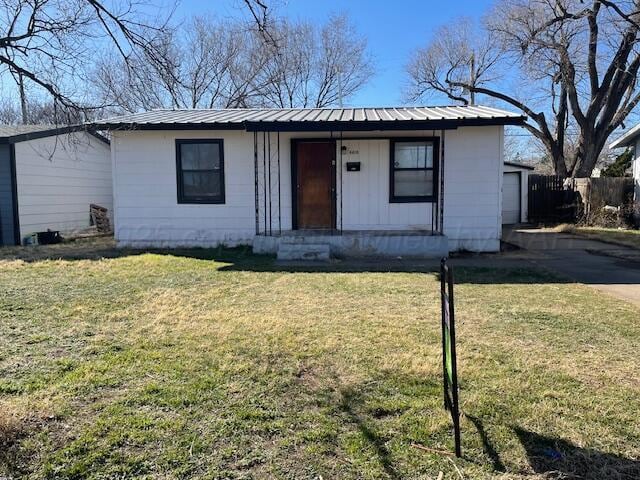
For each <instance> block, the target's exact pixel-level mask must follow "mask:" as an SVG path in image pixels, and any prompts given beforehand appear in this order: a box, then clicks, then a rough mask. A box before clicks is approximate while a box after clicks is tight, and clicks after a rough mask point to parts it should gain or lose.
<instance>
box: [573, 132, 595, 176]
mask: <svg viewBox="0 0 640 480" xmlns="http://www.w3.org/2000/svg"><path fill="white" fill-rule="evenodd" d="M601 151H602V146H599V145H597V144H596V141H595V139H594V135H592V134H589V133H587V134H584V133H583V134H582V135H581V136H580V139H579V143H578V149H577V151H576V161H575V164H574V165H573V168H572V169H571V171H570V172H569V174H570V176H571V177H572V178H585V177H590V176H591V173H592V172H593V169H594V168H595V166H596V163H597V162H598V156H599V155H600V152H601Z"/></svg>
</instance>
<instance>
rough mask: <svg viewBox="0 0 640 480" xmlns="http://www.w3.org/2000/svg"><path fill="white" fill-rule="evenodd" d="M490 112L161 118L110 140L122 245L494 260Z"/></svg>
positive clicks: (498, 144)
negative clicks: (461, 253)
mask: <svg viewBox="0 0 640 480" xmlns="http://www.w3.org/2000/svg"><path fill="white" fill-rule="evenodd" d="M523 121H524V117H522V116H521V115H518V114H514V113H511V112H506V111H503V110H498V109H494V108H489V107H482V106H458V107H415V108H404V107H403V108H383V107H381V108H320V109H223V110H156V111H151V112H145V113H140V114H133V115H126V116H123V117H118V118H114V119H107V120H104V121H99V122H95V124H94V127H95V128H98V129H109V130H111V131H112V142H111V148H112V156H113V169H114V175H113V177H114V198H115V205H114V217H115V218H114V222H115V237H116V240H117V242H118V245H120V246H138V247H148V246H160V247H167V246H168V247H178V246H201V247H207V246H215V245H219V244H225V245H237V244H252V245H253V248H254V251H256V252H261V253H276V252H277V253H278V256H279V257H280V258H286V259H294V258H301V259H309V258H315V257H326V256H328V255H330V254H331V255H337V256H341V255H393V256H439V255H446V254H447V252H449V251H454V250H462V249H465V250H473V251H498V250H499V248H500V237H501V204H502V202H501V188H500V187H501V185H502V175H503V164H502V163H503V142H504V136H503V133H504V125H518V124H521V123H522V122H523Z"/></svg>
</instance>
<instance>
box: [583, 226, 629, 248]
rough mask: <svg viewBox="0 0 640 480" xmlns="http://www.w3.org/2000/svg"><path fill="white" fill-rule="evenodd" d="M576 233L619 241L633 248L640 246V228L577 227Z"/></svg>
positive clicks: (607, 240) (606, 240) (598, 238)
mask: <svg viewBox="0 0 640 480" xmlns="http://www.w3.org/2000/svg"><path fill="white" fill-rule="evenodd" d="M575 233H577V234H578V235H581V236H583V237H587V238H591V239H593V240H602V241H604V242H611V243H617V244H620V245H625V246H628V247H633V248H640V230H623V229H620V228H598V227H576V229H575Z"/></svg>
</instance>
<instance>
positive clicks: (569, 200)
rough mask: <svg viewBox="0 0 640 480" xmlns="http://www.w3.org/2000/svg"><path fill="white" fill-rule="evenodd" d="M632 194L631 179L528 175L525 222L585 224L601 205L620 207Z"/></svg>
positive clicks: (624, 204) (628, 200) (627, 203)
mask: <svg viewBox="0 0 640 480" xmlns="http://www.w3.org/2000/svg"><path fill="white" fill-rule="evenodd" d="M632 197H633V179H632V178H627V177H601V178H563V177H558V176H554V175H529V221H531V222H534V223H551V222H573V221H576V220H578V219H580V220H582V221H584V222H586V223H589V222H590V221H591V220H590V219H594V220H595V218H594V216H597V214H598V212H601V211H602V209H603V207H604V206H606V205H609V206H613V207H621V209H624V208H625V206H627V205H629V203H630V201H631V199H632Z"/></svg>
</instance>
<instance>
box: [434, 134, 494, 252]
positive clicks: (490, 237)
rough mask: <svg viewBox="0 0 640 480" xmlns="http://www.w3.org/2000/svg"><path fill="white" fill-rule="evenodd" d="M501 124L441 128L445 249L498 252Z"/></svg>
mask: <svg viewBox="0 0 640 480" xmlns="http://www.w3.org/2000/svg"><path fill="white" fill-rule="evenodd" d="M503 132H504V129H503V127H467V128H460V129H458V130H450V131H446V132H445V177H444V195H445V202H444V233H445V234H446V235H447V236H448V237H449V249H450V250H451V251H455V250H470V251H489V252H491V251H498V250H500V236H501V232H502V192H501V190H502V164H503V141H504V138H503Z"/></svg>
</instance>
